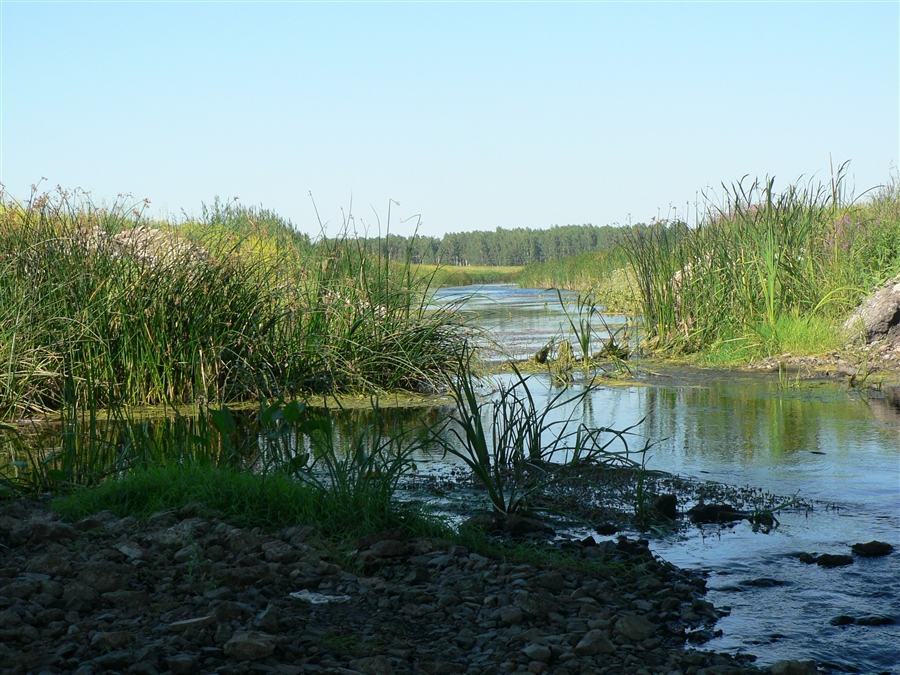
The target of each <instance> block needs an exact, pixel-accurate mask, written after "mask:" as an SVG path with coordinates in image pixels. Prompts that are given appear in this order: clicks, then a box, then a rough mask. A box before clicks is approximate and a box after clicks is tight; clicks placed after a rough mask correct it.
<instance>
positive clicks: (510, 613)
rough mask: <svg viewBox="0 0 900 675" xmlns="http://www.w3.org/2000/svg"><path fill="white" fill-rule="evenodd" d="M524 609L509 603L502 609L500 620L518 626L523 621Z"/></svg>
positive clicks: (508, 624)
mask: <svg viewBox="0 0 900 675" xmlns="http://www.w3.org/2000/svg"><path fill="white" fill-rule="evenodd" d="M522 618H523V615H522V610H521V609H519V608H518V607H514V606H512V605H507V606H506V607H503V608H501V610H500V621H502V622H503V623H504V624H505V625H507V626H517V625H518V624H520V623H522Z"/></svg>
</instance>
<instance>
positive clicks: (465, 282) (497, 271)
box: [413, 265, 524, 288]
mask: <svg viewBox="0 0 900 675" xmlns="http://www.w3.org/2000/svg"><path fill="white" fill-rule="evenodd" d="M413 269H414V271H415V273H416V274H419V275H424V276H427V277H429V278H431V279H432V281H431V286H433V287H435V288H444V287H447V286H481V285H484V284H506V283H515V282H516V280H517V279H518V276H519V274H520V272H521V271H522V270H523V269H524V268H523V267H515V266H489V265H465V266H462V265H414V266H413Z"/></svg>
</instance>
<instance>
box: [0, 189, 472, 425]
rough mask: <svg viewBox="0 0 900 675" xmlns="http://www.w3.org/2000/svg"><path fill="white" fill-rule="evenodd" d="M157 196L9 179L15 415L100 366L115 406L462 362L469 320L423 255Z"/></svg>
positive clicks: (8, 389) (1, 371) (361, 380)
mask: <svg viewBox="0 0 900 675" xmlns="http://www.w3.org/2000/svg"><path fill="white" fill-rule="evenodd" d="M144 207H145V204H143V203H141V202H138V203H137V204H134V203H132V202H131V200H129V199H128V198H127V197H122V198H120V199H119V200H118V201H117V202H116V203H114V204H113V205H112V206H106V207H98V206H96V205H94V204H93V203H92V202H91V200H90V198H89V196H88V195H87V194H85V193H83V192H78V191H75V192H67V191H63V190H57V191H56V192H53V193H38V192H37V191H36V190H35V191H34V192H33V194H32V196H31V198H30V199H29V200H28V201H27V202H26V203H19V202H17V201H15V200H13V199H12V198H11V197H10V196H9V195H8V194H6V193H5V192H0V417H11V416H16V417H21V416H27V415H36V414H43V413H46V412H47V411H51V410H58V409H60V408H61V407H62V406H63V405H64V401H63V398H64V390H65V388H66V386H70V387H71V388H73V391H74V394H73V395H75V396H82V395H84V392H85V391H86V387H87V383H88V382H91V386H92V391H94V392H95V393H94V394H92V398H94V399H95V398H96V397H97V396H98V395H100V394H97V392H101V393H102V397H103V400H99V401H95V402H96V403H98V404H99V405H101V406H104V405H112V404H128V405H155V404H184V403H192V402H196V401H199V400H210V401H232V400H255V399H257V398H258V397H260V396H277V395H282V394H293V393H298V392H308V391H315V392H318V393H322V392H333V391H348V392H349V391H352V392H362V391H373V390H390V389H408V390H413V391H425V390H429V389H431V388H433V387H434V386H435V383H436V382H439V381H442V380H443V378H444V376H445V374H446V372H448V371H450V372H452V370H453V369H455V364H456V363H457V362H458V360H459V354H460V353H461V350H462V346H463V344H464V341H465V338H466V337H467V335H466V328H465V326H463V325H462V323H461V321H460V319H459V317H458V316H457V315H456V314H454V313H453V312H452V311H449V310H433V309H431V308H427V306H426V300H427V298H426V294H427V290H428V287H429V284H430V277H428V276H427V275H421V274H415V273H414V271H413V270H412V268H411V266H410V264H409V260H408V259H407V260H400V261H395V260H392V259H390V257H389V256H387V255H385V254H384V253H383V252H381V251H379V250H377V249H373V248H372V247H369V246H367V245H366V244H365V243H364V242H360V241H359V240H356V239H354V238H353V237H352V236H351V235H352V233H350V232H348V231H347V230H346V229H345V230H344V232H343V233H342V235H341V236H339V237H337V238H333V239H326V238H324V237H323V238H322V239H321V240H320V241H319V242H315V243H311V242H310V241H309V238H308V237H306V236H305V235H300V234H298V233H296V232H295V231H294V230H293V229H292V227H291V226H290V224H289V223H287V222H285V221H283V220H282V219H280V218H278V217H277V216H275V215H274V214H272V213H271V212H267V211H262V210H258V209H252V208H246V207H242V206H239V205H236V204H234V203H231V204H222V203H220V202H216V203H215V204H214V205H213V207H210V208H207V209H205V210H204V213H203V217H202V218H201V219H199V220H187V221H185V222H180V223H171V222H161V221H153V222H151V221H150V220H149V219H148V218H146V217H145V215H144ZM67 383H68V385H67Z"/></svg>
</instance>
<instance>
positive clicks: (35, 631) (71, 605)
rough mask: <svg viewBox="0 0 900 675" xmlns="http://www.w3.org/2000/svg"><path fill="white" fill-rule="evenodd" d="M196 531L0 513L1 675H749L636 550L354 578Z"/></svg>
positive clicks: (269, 544)
mask: <svg viewBox="0 0 900 675" xmlns="http://www.w3.org/2000/svg"><path fill="white" fill-rule="evenodd" d="M203 514H204V511H203V510H202V507H198V508H195V509H182V510H181V511H180V512H163V513H159V514H154V516H151V517H150V518H148V519H146V520H144V521H137V520H135V519H133V518H122V519H118V518H116V517H115V516H113V515H112V514H109V513H98V514H95V515H94V516H92V517H89V518H86V519H83V520H82V521H80V523H78V525H77V526H76V527H72V526H70V525H68V524H66V523H62V522H59V521H58V520H54V519H53V515H52V514H50V513H49V512H48V511H47V510H46V509H45V508H44V506H43V505H42V504H41V503H39V502H26V501H24V500H22V501H20V502H15V503H12V504H11V505H7V506H5V507H4V510H3V512H2V513H0V541H3V542H5V543H7V545H8V546H9V548H8V549H2V557H0V672H3V673H7V672H8V673H10V674H11V675H14V674H15V675H18V674H21V675H25V673H28V672H35V673H39V672H45V671H46V672H54V673H67V674H70V673H79V675H87V674H88V673H98V672H101V671H104V670H105V671H113V672H123V673H128V674H129V675H158V674H159V673H164V672H173V673H176V675H177V674H178V673H195V672H210V673H212V672H217V673H220V674H221V675H229V674H230V675H239V674H244V673H281V674H282V675H299V674H300V673H316V672H333V673H363V674H364V675H393V674H395V673H396V674H397V675H401V674H407V673H408V674H410V675H412V674H413V673H423V674H432V673H433V674H435V675H437V674H441V673H469V672H471V673H484V674H492V675H502V674H505V673H514V672H530V673H544V672H552V673H561V674H562V675H565V674H566V673H571V674H573V675H574V674H576V673H586V672H591V673H593V672H609V673H629V674H632V675H640V674H641V673H654V674H656V673H668V672H684V673H697V672H699V671H700V670H701V669H703V668H714V667H715V668H720V669H722V668H724V669H725V670H721V672H723V673H724V672H728V673H748V674H749V673H760V672H762V671H761V670H760V669H758V668H755V667H754V666H753V665H752V657H747V656H745V655H742V656H739V657H735V656H730V655H717V654H713V653H710V652H701V651H697V650H695V649H694V648H693V647H692V646H691V645H689V644H688V643H687V642H686V635H699V634H701V633H703V632H704V631H705V632H706V633H707V634H709V635H713V634H714V630H713V628H714V624H715V621H716V619H717V614H716V612H715V611H714V608H713V607H712V605H711V604H710V603H707V602H706V601H705V600H703V599H702V597H703V593H704V584H703V583H702V579H699V578H698V577H697V576H696V575H694V574H692V573H690V572H687V571H684V570H679V569H678V568H676V567H674V566H672V565H669V564H668V563H665V562H664V561H661V560H657V559H654V558H653V556H652V553H650V551H649V549H648V548H647V545H646V542H645V541H641V542H632V541H629V540H625V539H624V538H623V539H621V540H619V541H618V542H616V541H602V542H595V544H596V545H593V546H581V545H580V544H579V545H578V547H577V550H579V551H583V552H584V558H585V562H586V565H591V566H592V567H590V568H588V567H587V566H586V567H585V568H584V569H581V570H579V571H575V570H572V569H553V568H549V567H538V566H534V565H528V564H519V565H510V564H508V563H503V562H500V561H496V560H492V559H489V558H486V557H484V556H481V555H478V554H475V553H471V552H470V551H468V550H467V549H466V548H464V547H462V546H458V545H451V544H448V543H446V542H441V541H437V540H430V539H413V540H409V539H404V537H403V533H402V532H401V531H399V530H397V531H391V532H387V533H379V534H377V535H374V536H372V537H369V538H363V539H361V540H360V541H358V542H356V549H357V551H358V552H359V553H358V558H357V561H358V562H359V563H360V567H356V566H354V567H352V568H350V569H342V567H341V566H340V565H338V564H337V563H336V562H335V561H334V560H332V559H330V557H329V553H328V551H327V550H325V549H324V548H319V547H317V545H316V543H315V542H316V533H315V531H314V530H312V529H311V528H307V527H292V528H286V529H284V530H282V531H280V532H269V533H267V532H262V531H260V530H258V529H253V530H249V529H242V528H236V527H234V526H232V525H230V524H228V523H224V522H222V521H220V520H218V519H216V518H215V517H213V516H209V515H203ZM36 523H41V524H42V525H40V526H37V527H35V524H36ZM506 525H509V526H510V527H512V526H516V527H521V526H522V525H521V523H519V522H518V521H516V522H514V523H512V524H509V523H504V525H503V526H504V527H506ZM31 532H34V533H36V534H30V533H31ZM179 552H182V553H181V554H180V555H177V554H178V553H179ZM588 552H590V555H588ZM607 562H608V563H610V564H606V563H607ZM359 570H363V571H365V572H366V574H362V573H359ZM292 594H293V597H292ZM301 596H302V597H301ZM298 598H299V599H298ZM679 608H680V609H679ZM871 620H872V622H873V623H874V622H875V621H876V620H877V617H873V618H872V619H871ZM857 623H861V620H857ZM689 646H690V647H691V648H690V649H689ZM717 672H720V671H709V675H713V674H714V673H717Z"/></svg>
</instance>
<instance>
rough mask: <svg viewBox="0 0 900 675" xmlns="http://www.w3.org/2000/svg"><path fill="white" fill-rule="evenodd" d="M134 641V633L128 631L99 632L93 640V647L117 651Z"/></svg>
mask: <svg viewBox="0 0 900 675" xmlns="http://www.w3.org/2000/svg"><path fill="white" fill-rule="evenodd" d="M133 641H134V635H132V634H131V633H129V632H127V631H113V632H110V633H97V634H96V635H95V636H94V637H93V639H92V640H91V647H93V648H95V649H101V650H103V651H115V650H117V649H122V648H123V647H125V645H127V644H129V643H130V642H133Z"/></svg>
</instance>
